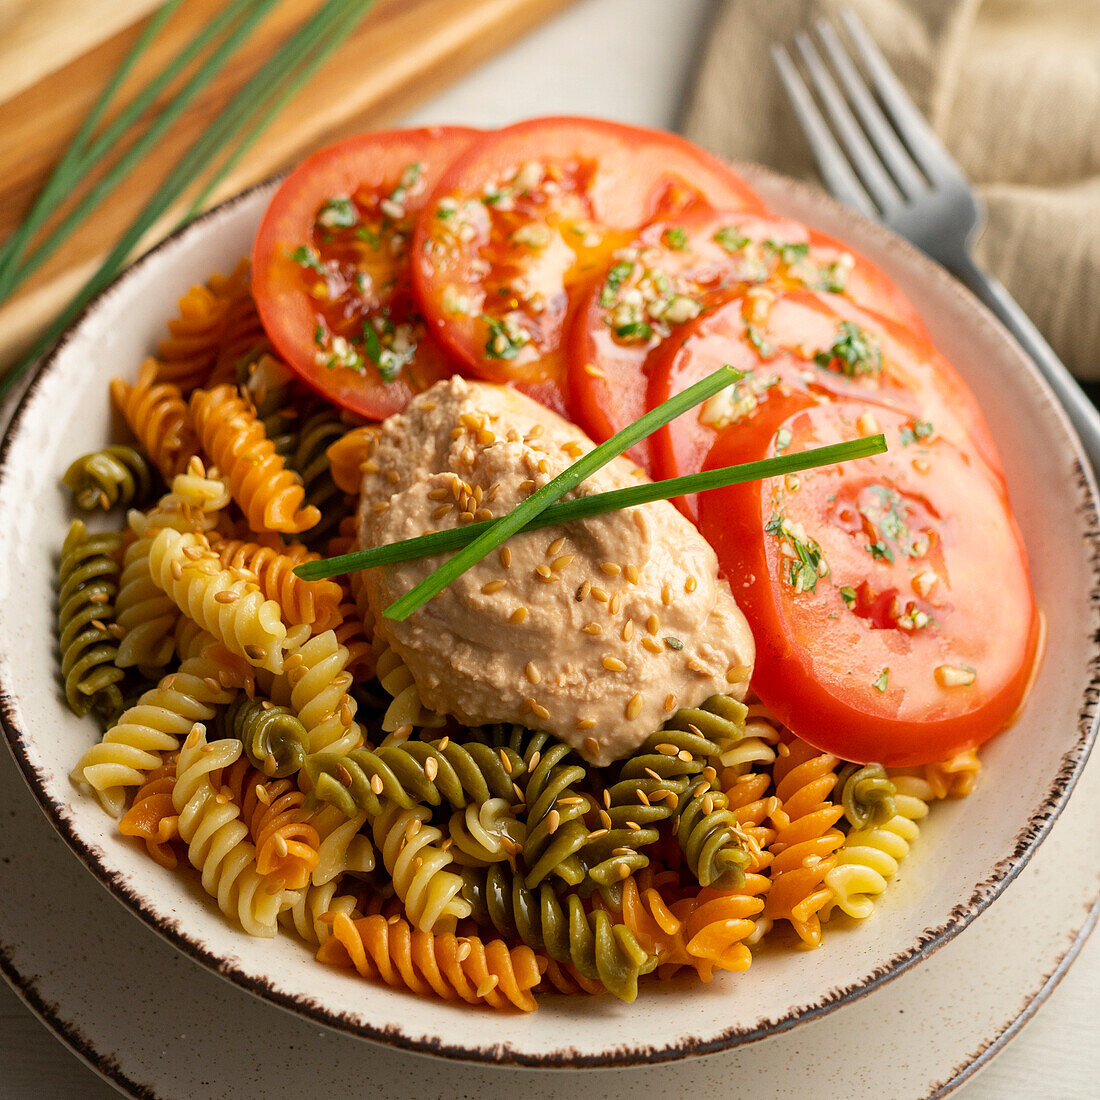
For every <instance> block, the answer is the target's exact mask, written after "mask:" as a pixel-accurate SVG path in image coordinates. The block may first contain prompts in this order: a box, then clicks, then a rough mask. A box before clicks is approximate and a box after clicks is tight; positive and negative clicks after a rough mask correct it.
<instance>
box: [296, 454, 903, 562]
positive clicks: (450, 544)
mask: <svg viewBox="0 0 1100 1100" xmlns="http://www.w3.org/2000/svg"><path fill="white" fill-rule="evenodd" d="M885 450H886V437H885V436H883V435H881V434H880V435H865V436H861V437H860V438H859V439H852V440H848V441H846V442H844V443H829V444H826V445H825V446H823V447H812V448H811V449H810V450H807V451H799V452H797V453H795V454H784V455H776V456H775V457H774V458H763V459H760V460H759V461H757V462H743V463H741V464H740V465H737V466H721V467H719V468H718V469H716V470H703V471H702V472H701V473H696V474H684V475H683V476H682V477H670V478H666V479H665V480H664V481H654V482H648V483H646V484H644V485H631V486H629V487H627V488H625V489H612V490H611V491H610V492H607V493H594V494H593V495H592V496H589V497H581V498H580V499H578V500H563V501H559V502H558V503H557V504H551V505H550V507H549V508H547V509H546V510H545V511H544V512H542V513H541V514H540V515H538V516H536V517H535V518H534V519H533V520H532V521H531V522H530V523H528V524H526V525H525V526H524V527H523V528H522V531H537V530H539V529H540V528H543V527H556V526H557V525H558V524H561V523H571V522H573V521H574V520H580V519H587V518H588V517H589V516H598V515H602V514H604V513H606V512H617V511H620V510H621V509H623V508H634V507H636V506H637V505H639V504H651V503H652V502H653V501H655V500H670V499H672V498H673V497H679V496H687V495H688V494H689V493H704V492H707V491H708V490H710V489H725V488H727V487H728V486H730V485H743V484H745V482H748V481H760V480H762V479H763V478H766V477H782V476H783V475H784V474H793V473H798V472H799V471H801V470H812V469H815V468H817V467H819V466H831V465H833V464H834V463H837V462H850V461H852V460H853V459H857V458H870V457H871V455H878V454H882V453H884V452H885ZM499 522H500V520H499V519H489V520H482V521H481V522H478V523H470V524H466V525H465V526H463V527H453V528H451V529H450V530H447V531H435V532H433V533H432V534H430V535H419V536H417V537H416V538H412V539H403V540H402V541H401V542H391V543H387V544H386V545H385V546H376V547H373V548H372V549H370V550H356V551H355V552H354V553H351V554H340V555H338V556H336V557H332V558H323V559H321V560H319V561H310V562H304V563H303V564H302V565H299V566H296V567H295V569H294V573H295V574H296V575H297V576H299V577H301V578H302V579H303V580H307V581H315V580H323V579H325V578H327V577H339V576H341V575H342V574H344V573H354V572H356V571H358V570H360V569H370V568H371V567H373V566H376V565H395V564H397V563H398V562H403V561H412V560H414V559H415V558H425V557H428V556H429V555H430V554H440V553H443V552H444V551H447V550H460V549H461V548H462V547H463V546H468V545H469V544H470V543H471V542H473V541H474V539H476V538H477V537H478V536H479V535H481V534H483V533H484V532H485V531H488V530H491V529H492V528H493V527H495V526H496V525H497V524H498V523H499ZM522 531H521V533H522Z"/></svg>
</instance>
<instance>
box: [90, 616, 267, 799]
mask: <svg viewBox="0 0 1100 1100" xmlns="http://www.w3.org/2000/svg"><path fill="white" fill-rule="evenodd" d="M206 641H207V644H206V646H205V648H204V649H203V652H202V653H201V654H200V655H199V656H195V657H189V658H188V659H187V660H185V661H184V662H183V663H182V664H181V665H180V667H179V668H178V669H177V670H176V671H175V672H172V673H169V674H168V675H167V676H165V677H163V678H162V679H161V680H160V682H159V683H158V684H157V686H156V687H154V688H151V689H150V690H149V691H146V692H144V693H143V694H142V696H141V698H140V699H139V700H138V702H137V704H136V705H135V706H133V707H130V708H128V709H127V710H125V711H123V712H122V714H121V715H120V716H119V718H118V720H117V721H116V722H115V724H114V725H113V726H111V728H110V729H109V730H107V732H106V733H105V734H104V735H103V738H102V739H101V740H100V742H99V743H98V744H96V745H93V746H92V747H91V748H89V749H88V750H87V751H86V752H85V753H84V755H83V756H81V758H80V760H79V761H78V762H77V765H76V767H75V768H74V769H73V773H72V778H73V780H74V781H75V782H77V783H81V782H83V783H87V784H88V785H89V786H90V787H91V788H92V789H93V790H94V791H95V793H96V796H97V797H98V798H99V801H100V803H101V804H102V806H103V808H104V809H105V810H106V811H107V812H108V813H109V814H110V815H111V816H112V817H119V816H121V814H122V811H123V808H124V806H125V799H126V788H127V787H136V786H139V785H141V784H142V783H144V782H145V775H146V773H147V772H151V771H153V770H154V769H155V768H157V767H159V766H160V764H161V763H162V760H163V756H164V754H165V753H170V752H175V751H176V750H177V749H178V748H179V746H180V741H181V739H182V738H184V737H186V736H187V734H188V733H189V731H190V730H191V727H192V726H193V725H194V724H195V723H196V722H208V721H210V720H211V719H212V718H213V717H214V715H215V713H216V709H217V707H219V706H224V705H225V704H226V703H228V702H230V701H231V700H232V698H233V696H234V694H235V693H236V691H237V690H238V689H239V688H240V687H242V686H244V684H245V683H247V681H248V674H247V672H246V670H245V669H244V668H242V667H240V665H241V663H240V662H238V661H237V659H236V658H235V657H234V656H233V655H232V654H230V653H229V652H228V651H226V650H225V649H224V648H223V647H222V646H220V645H217V644H216V643H215V642H214V639H213V638H207V639H206Z"/></svg>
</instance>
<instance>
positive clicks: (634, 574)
mask: <svg viewBox="0 0 1100 1100" xmlns="http://www.w3.org/2000/svg"><path fill="white" fill-rule="evenodd" d="M623 572H624V573H625V574H626V579H627V580H628V581H629V582H630V583H631V584H637V583H638V567H637V566H636V565H627V566H625V567H624V568H623Z"/></svg>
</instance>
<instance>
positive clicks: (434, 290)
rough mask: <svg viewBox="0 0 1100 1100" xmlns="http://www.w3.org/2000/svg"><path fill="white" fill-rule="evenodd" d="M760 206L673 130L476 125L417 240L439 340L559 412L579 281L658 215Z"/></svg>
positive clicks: (420, 286)
mask: <svg viewBox="0 0 1100 1100" xmlns="http://www.w3.org/2000/svg"><path fill="white" fill-rule="evenodd" d="M718 208H721V209H732V210H750V211H762V209H763V207H762V204H761V202H760V200H759V199H758V198H757V196H756V195H755V194H754V193H753V191H752V190H751V189H750V188H749V186H748V185H747V184H746V183H745V182H744V181H743V180H742V179H741V178H740V177H738V176H737V175H735V174H734V173H733V172H732V171H731V170H730V169H729V168H728V167H726V165H724V164H723V163H722V162H721V161H719V160H718V159H717V158H715V157H713V156H711V155H710V154H709V153H706V152H704V151H703V150H702V149H699V148H697V147H696V146H694V145H692V144H690V143H689V142H687V141H685V140H684V139H683V138H679V137H676V136H675V135H672V134H667V133H662V132H659V131H656V130H645V129H640V128H638V127H633V126H624V125H620V124H618V123H612V122H601V121H598V120H595V119H582V118H544V119H534V120H532V121H529V122H522V123H519V124H517V125H515V126H509V127H506V128H504V129H502V130H498V131H496V132H495V133H492V134H486V135H485V136H484V137H482V138H481V139H480V140H479V141H478V142H477V143H476V144H474V145H473V146H472V147H471V148H470V149H469V151H468V152H467V153H466V154H465V155H464V156H462V157H460V158H459V159H458V160H456V161H455V163H454V164H453V165H452V166H451V168H450V169H449V171H448V172H447V173H446V175H445V176H444V178H443V179H442V180H440V182H439V185H438V186H437V187H436V189H435V191H434V193H433V194H432V196H431V200H430V202H429V203H428V205H427V206H426V207H425V209H424V212H423V214H422V216H421V219H420V223H419V226H418V228H417V236H416V243H415V246H414V264H413V266H414V279H415V282H416V288H417V293H418V296H419V298H420V302H421V304H422V306H423V309H424V314H425V316H427V317H428V318H429V319H430V320H431V322H432V324H433V325H434V327H435V330H436V333H437V335H438V336H439V338H440V339H441V340H442V341H443V342H444V343H445V344H446V345H447V346H448V347H449V348H450V349H451V350H452V351H453V352H454V353H455V354H456V355H457V356H458V357H459V358H460V359H461V360H462V361H463V362H464V363H466V364H468V366H469V368H470V370H471V371H472V372H473V373H475V374H477V375H479V376H480V377H482V378H488V379H490V380H492V381H496V382H513V383H516V384H517V385H520V386H521V387H522V388H523V389H525V390H526V391H527V392H529V393H532V394H533V395H534V396H536V397H538V398H539V399H540V400H543V401H544V402H545V403H547V404H550V405H553V406H555V407H556V408H558V409H559V410H564V408H565V405H566V400H565V387H566V379H565V355H564V348H563V343H564V340H563V334H564V331H565V329H566V326H567V324H568V322H569V320H570V318H571V316H572V314H573V312H574V310H575V308H576V306H577V303H578V301H579V300H580V298H581V297H582V295H583V294H584V292H585V290H587V288H588V287H589V286H590V285H591V284H592V282H593V281H594V280H595V279H596V278H598V277H599V276H600V275H601V274H602V273H603V272H604V271H606V270H607V268H608V266H609V264H610V262H611V258H612V256H613V255H614V254H615V252H616V251H617V250H618V249H620V248H622V247H623V246H625V245H627V244H629V243H630V241H631V240H632V239H633V238H634V237H635V235H636V232H637V229H638V228H639V227H640V226H642V225H644V224H646V223H647V222H650V221H652V220H653V219H655V218H669V217H678V216H680V215H686V214H690V213H692V212H693V211H698V210H704V209H718Z"/></svg>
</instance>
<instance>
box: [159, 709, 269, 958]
mask: <svg viewBox="0 0 1100 1100" xmlns="http://www.w3.org/2000/svg"><path fill="white" fill-rule="evenodd" d="M240 752H241V745H240V742H239V741H234V740H228V739H227V740H223V741H214V742H211V743H209V744H208V743H207V740H206V732H205V730H204V728H203V727H202V726H201V725H197V726H195V727H194V728H193V729H192V730H191V732H190V733H189V734H188V735H187V739H186V740H185V741H184V743H183V747H182V748H181V749H180V753H179V756H178V757H177V758H176V785H175V787H174V788H173V790H172V803H173V805H174V806H175V808H176V812H177V813H178V814H179V833H180V837H181V838H182V839H183V841H184V843H186V844H187V858H188V860H189V861H190V863H191V866H192V867H194V868H195V869H196V870H197V871H199V872H200V873H201V875H202V886H203V889H204V890H205V891H206V892H207V893H208V894H209V895H210V896H211V897H213V898H216V899H217V902H218V908H219V909H221V911H222V912H223V913H224V914H225V915H226V916H227V917H229V918H230V919H231V920H237V921H239V922H240V924H241V927H242V928H244V930H245V931H246V932H248V934H249V935H252V936H266V937H271V936H274V935H275V933H276V931H277V930H278V926H277V923H276V922H277V919H278V915H279V910H280V908H281V905H282V900H283V891H282V890H281V889H278V888H274V889H273V888H272V886H271V884H270V883H269V882H268V881H267V880H266V879H265V878H264V877H263V876H262V875H261V874H260V873H259V872H258V871H257V870H256V850H255V848H254V847H253V846H252V844H251V843H250V842H249V840H248V826H247V825H245V823H244V822H243V821H241V819H240V813H241V811H240V807H238V806H237V804H236V803H235V802H234V801H233V800H232V799H230V798H225V797H224V796H222V795H221V794H220V792H219V791H218V790H217V789H216V788H215V786H214V784H213V782H212V780H211V773H212V772H220V771H221V770H222V769H224V768H228V767H229V766H230V765H231V764H233V763H234V762H235V761H236V759H237V757H238V756H239V755H240Z"/></svg>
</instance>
